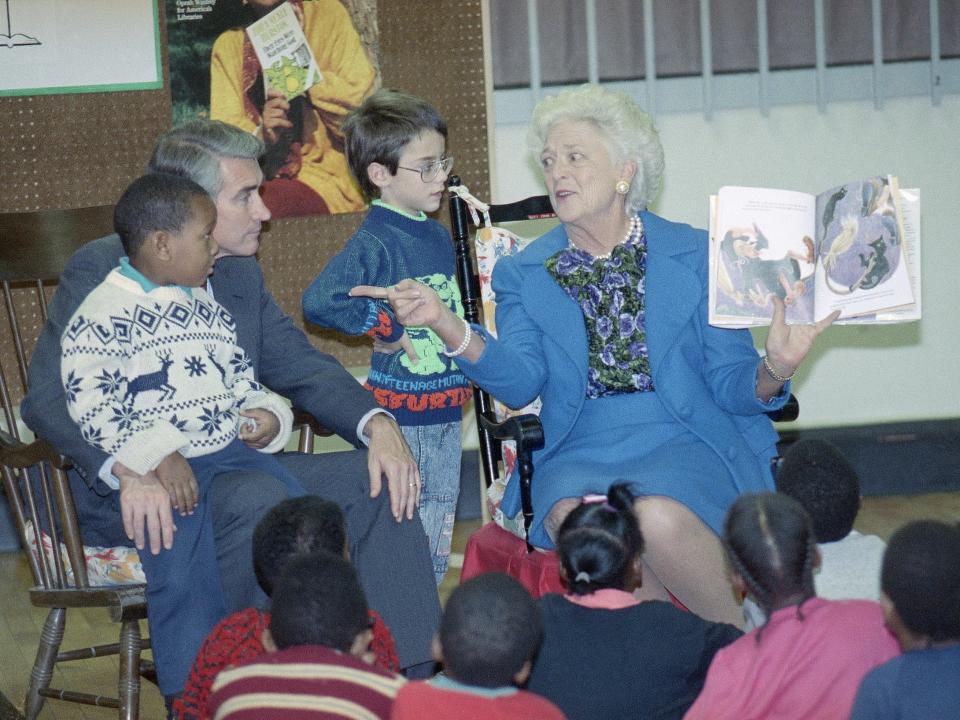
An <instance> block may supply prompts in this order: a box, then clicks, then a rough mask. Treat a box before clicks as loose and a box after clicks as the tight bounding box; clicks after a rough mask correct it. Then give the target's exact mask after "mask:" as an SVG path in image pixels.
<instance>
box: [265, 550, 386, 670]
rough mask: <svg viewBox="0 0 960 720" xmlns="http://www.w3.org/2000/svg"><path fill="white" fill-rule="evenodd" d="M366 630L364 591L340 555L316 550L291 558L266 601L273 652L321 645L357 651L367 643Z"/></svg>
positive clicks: (354, 652)
mask: <svg viewBox="0 0 960 720" xmlns="http://www.w3.org/2000/svg"><path fill="white" fill-rule="evenodd" d="M369 628H370V621H369V615H368V611H367V601H366V598H365V597H364V595H363V589H362V588H361V587H360V581H359V580H358V579H357V573H356V571H355V570H354V569H353V566H352V565H351V564H350V563H349V562H348V561H347V560H346V559H345V558H344V557H343V556H342V555H335V554H333V553H328V552H323V551H320V552H311V553H307V554H301V555H296V556H295V557H292V558H290V560H289V561H288V562H287V564H286V566H285V567H284V568H283V572H281V573H280V577H279V578H278V579H277V585H276V587H275V588H274V592H273V596H272V597H271V601H270V635H271V637H272V639H273V643H274V645H275V646H276V648H277V649H278V650H284V649H286V648H289V647H294V646H297V645H323V646H325V647H329V648H333V649H334V650H340V651H341V652H349V653H351V654H354V655H359V654H360V653H361V652H363V651H365V650H366V646H367V645H369V642H370V629H369ZM364 640H365V642H364ZM358 645H359V646H360V647H358Z"/></svg>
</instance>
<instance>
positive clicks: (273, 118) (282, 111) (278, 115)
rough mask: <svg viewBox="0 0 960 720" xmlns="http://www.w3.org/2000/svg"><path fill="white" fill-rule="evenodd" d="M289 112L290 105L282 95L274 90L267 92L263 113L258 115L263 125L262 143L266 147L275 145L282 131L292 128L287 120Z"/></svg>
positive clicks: (291, 124)
mask: <svg viewBox="0 0 960 720" xmlns="http://www.w3.org/2000/svg"><path fill="white" fill-rule="evenodd" d="M289 111H290V103H289V102H287V99H286V98H285V97H284V96H283V93H282V92H280V91H279V90H276V89H274V88H270V89H269V90H268V91H267V102H266V103H264V106H263V112H262V113H261V114H260V117H261V121H262V123H263V142H264V143H265V144H266V145H268V146H269V145H276V143H277V141H278V140H279V139H280V136H281V135H282V134H283V131H284V130H289V129H290V128H292V127H293V123H292V122H290V120H289V118H287V113H288V112H289Z"/></svg>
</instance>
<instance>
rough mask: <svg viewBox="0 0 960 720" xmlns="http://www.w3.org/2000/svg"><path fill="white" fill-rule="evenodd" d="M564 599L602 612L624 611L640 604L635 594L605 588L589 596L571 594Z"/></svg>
mask: <svg viewBox="0 0 960 720" xmlns="http://www.w3.org/2000/svg"><path fill="white" fill-rule="evenodd" d="M563 597H564V599H565V600H569V601H570V602H572V603H573V604H574V605H583V607H588V608H594V609H600V610H622V609H623V608H628V607H633V606H634V605H639V604H640V601H639V600H637V599H636V598H635V597H634V596H633V593H628V592H627V591H626V590H614V589H613V588H603V589H602V590H596V591H594V592H592V593H589V594H588V595H574V594H573V593H569V594H567V595H564V596H563Z"/></svg>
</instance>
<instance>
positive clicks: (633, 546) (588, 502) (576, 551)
mask: <svg viewBox="0 0 960 720" xmlns="http://www.w3.org/2000/svg"><path fill="white" fill-rule="evenodd" d="M633 500H634V497H633V494H632V493H631V492H630V489H629V487H628V486H627V485H625V484H622V483H618V484H615V485H613V486H611V487H610V489H609V490H608V491H607V495H605V496H604V495H591V496H587V497H586V498H584V501H583V503H582V504H581V505H580V506H579V507H577V508H576V509H575V510H574V511H573V512H571V513H570V514H569V515H568V516H567V518H566V519H565V520H564V522H563V524H562V525H561V526H560V531H559V534H558V540H557V549H558V552H559V554H560V563H561V565H562V567H563V570H564V572H565V573H566V576H567V580H568V584H569V587H570V592H572V593H573V594H574V595H587V594H589V593H592V592H595V591H597V590H602V589H606V588H614V589H617V590H624V589H627V588H626V584H627V581H628V579H629V577H630V573H631V566H632V564H633V562H634V561H635V560H636V558H637V556H639V555H640V554H641V553H642V552H643V535H642V534H641V533H640V525H639V524H638V522H637V516H636V513H635V512H634V510H633Z"/></svg>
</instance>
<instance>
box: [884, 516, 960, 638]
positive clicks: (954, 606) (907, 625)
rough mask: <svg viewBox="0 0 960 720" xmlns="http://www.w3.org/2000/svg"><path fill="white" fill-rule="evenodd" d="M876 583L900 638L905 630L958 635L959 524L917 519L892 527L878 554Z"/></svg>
mask: <svg viewBox="0 0 960 720" xmlns="http://www.w3.org/2000/svg"><path fill="white" fill-rule="evenodd" d="M880 589H881V590H882V591H883V605H884V611H885V613H886V616H887V624H888V625H889V626H890V628H891V629H892V630H893V631H894V633H895V634H896V635H897V637H898V639H899V640H900V642H901V644H905V643H904V639H905V638H909V636H912V637H913V638H914V639H917V640H924V641H930V642H944V641H953V640H960V527H957V526H956V525H948V524H947V523H942V522H937V521H934V520H918V521H915V522H912V523H909V524H907V525H904V526H903V527H902V528H900V529H899V530H897V532H895V533H894V534H893V536H892V537H891V538H890V543H889V544H888V545H887V550H886V552H885V553H884V555H883V569H882V570H881V573H880ZM904 631H906V632H904Z"/></svg>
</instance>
